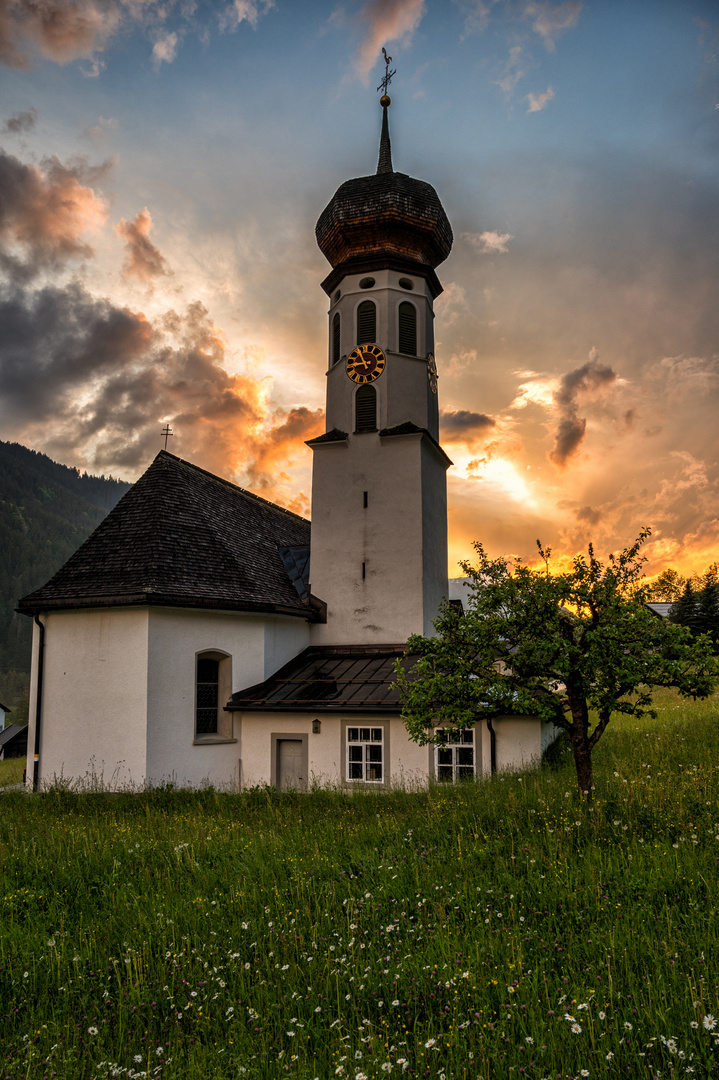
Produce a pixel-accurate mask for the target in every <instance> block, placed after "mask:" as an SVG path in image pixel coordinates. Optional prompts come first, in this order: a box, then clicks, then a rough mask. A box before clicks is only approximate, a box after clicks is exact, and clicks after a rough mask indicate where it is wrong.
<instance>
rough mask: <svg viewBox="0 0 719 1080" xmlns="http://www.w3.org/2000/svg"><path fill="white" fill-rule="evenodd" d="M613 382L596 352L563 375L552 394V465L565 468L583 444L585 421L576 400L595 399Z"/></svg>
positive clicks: (610, 374)
mask: <svg viewBox="0 0 719 1080" xmlns="http://www.w3.org/2000/svg"><path fill="white" fill-rule="evenodd" d="M616 378H617V375H616V372H614V371H612V369H611V368H610V367H607V366H605V365H602V364H600V363H599V354H598V352H597V350H596V349H592V350H591V352H590V354H589V360H588V361H587V363H586V364H583V365H582V367H579V368H575V369H574V371H569V372H567V374H566V375H562V377H561V379H560V380H559V387H558V389H557V390H555V391H554V404H555V405H556V406H557V408H558V410H559V413H560V419H559V423H558V425H557V429H556V432H555V436H554V449H553V450H552V452H551V453H550V455H549V458H550V460H551V461H553V462H554V464H555V465H558V466H559V467H560V468H565V466H566V465H567V462H568V461H569V459H570V458H571V457H572V456H573V455H574V454H576V452H577V450H578V449H579V447H580V446H581V444H582V442H583V440H584V435H585V432H586V429H587V420H586V417H584V416H580V415H579V412H578V408H579V398H580V397H583V398H587V397H591V396H592V395H596V394H597V393H598V392H601V391H602V390H604V389H605V388H606V387H607V386H609V385H611V384H612V383H613V382H615V381H616Z"/></svg>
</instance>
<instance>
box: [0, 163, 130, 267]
mask: <svg viewBox="0 0 719 1080" xmlns="http://www.w3.org/2000/svg"><path fill="white" fill-rule="evenodd" d="M108 168H109V166H108V165H107V164H106V165H104V166H98V167H91V166H88V165H87V163H86V162H84V161H76V162H73V163H72V164H69V165H65V164H63V163H62V162H61V161H59V159H58V158H56V157H53V158H47V159H46V160H45V161H43V162H42V167H41V168H40V167H38V166H37V165H26V164H25V163H24V162H22V161H20V160H19V159H18V158H16V157H14V156H13V155H12V154H7V153H5V152H4V151H2V150H0V268H2V269H4V270H6V271H8V272H9V273H10V274H11V275H12V277H13V279H14V280H15V281H29V280H30V279H32V278H33V277H35V276H36V275H37V274H38V273H39V272H40V271H41V270H43V269H48V268H58V267H59V266H61V265H62V264H64V263H65V262H66V261H67V260H68V259H71V258H86V257H88V256H90V255H92V254H93V251H92V248H91V247H90V245H89V244H88V243H87V242H86V241H85V240H84V239H83V236H84V233H85V232H86V231H88V230H94V229H97V228H99V227H100V226H101V225H102V224H103V223H104V222H105V220H106V217H107V208H106V206H105V202H104V200H103V199H102V198H101V197H100V196H99V195H97V194H96V193H95V191H94V190H93V188H92V187H91V186H89V185H90V184H92V183H94V182H97V180H98V179H99V178H100V177H101V176H102V175H103V174H104V173H105V172H106V171H107V169H108Z"/></svg>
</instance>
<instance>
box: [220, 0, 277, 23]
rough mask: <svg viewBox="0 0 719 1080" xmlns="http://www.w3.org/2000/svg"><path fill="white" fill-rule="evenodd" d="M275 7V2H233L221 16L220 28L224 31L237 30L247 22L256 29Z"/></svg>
mask: <svg viewBox="0 0 719 1080" xmlns="http://www.w3.org/2000/svg"><path fill="white" fill-rule="evenodd" d="M274 6H275V0H233V3H231V4H230V5H228V7H226V8H225V9H224V11H223V12H222V15H221V16H220V28H221V29H222V30H236V29H237V27H238V26H240V24H241V23H243V22H246V23H249V25H250V26H251V27H252V28H253V30H254V29H256V28H257V24H258V22H259V21H260V19H261V17H262V16H263V15H266V14H267V12H268V11H271V10H272V8H273V7H274Z"/></svg>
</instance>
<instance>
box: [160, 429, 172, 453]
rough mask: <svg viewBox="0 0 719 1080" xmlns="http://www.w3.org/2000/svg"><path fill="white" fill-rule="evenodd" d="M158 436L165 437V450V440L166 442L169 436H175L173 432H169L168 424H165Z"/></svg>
mask: <svg viewBox="0 0 719 1080" xmlns="http://www.w3.org/2000/svg"><path fill="white" fill-rule="evenodd" d="M160 434H161V435H164V436H165V450H167V440H168V437H169V436H170V435H174V434H175V432H174V431H171V430H170V425H169V424H165V426H164V428H163V429H162V431H161V432H160Z"/></svg>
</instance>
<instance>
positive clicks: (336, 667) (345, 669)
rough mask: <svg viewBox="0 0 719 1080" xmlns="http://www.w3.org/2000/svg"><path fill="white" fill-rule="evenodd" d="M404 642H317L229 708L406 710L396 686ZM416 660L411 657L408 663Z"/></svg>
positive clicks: (236, 696)
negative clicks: (402, 708)
mask: <svg viewBox="0 0 719 1080" xmlns="http://www.w3.org/2000/svg"><path fill="white" fill-rule="evenodd" d="M402 657H405V647H404V645H331V646H323V645H311V646H310V647H309V648H308V649H305V650H304V652H301V653H300V655H299V656H297V657H295V659H294V660H291V661H290V662H289V664H285V666H284V667H283V668H281V669H280V670H279V671H278V672H277V673H276V674H275V675H273V676H272V677H271V678H269V679H267V681H266V682H263V683H258V684H257V685H256V686H250V687H249V688H248V689H246V690H240V691H238V693H236V694H233V695H232V697H231V698H230V701H229V702H228V706H227V707H228V709H230V710H232V711H234V710H240V709H241V710H243V711H245V710H247V711H253V712H254V711H256V710H265V711H271V712H279V711H283V710H286V711H293V712H337V711H342V712H397V713H398V712H400V708H401V706H400V698H399V694H398V692H397V691H396V690H392V689H390V687H391V685H392V683H393V682H394V680H395V674H394V663H395V661H396V660H397V659H400V658H402ZM413 662H414V660H412V659H410V658H409V657H406V663H407V664H408V665H410V664H412V663H413Z"/></svg>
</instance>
